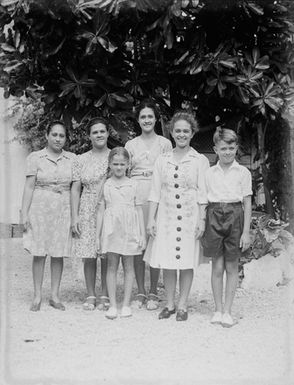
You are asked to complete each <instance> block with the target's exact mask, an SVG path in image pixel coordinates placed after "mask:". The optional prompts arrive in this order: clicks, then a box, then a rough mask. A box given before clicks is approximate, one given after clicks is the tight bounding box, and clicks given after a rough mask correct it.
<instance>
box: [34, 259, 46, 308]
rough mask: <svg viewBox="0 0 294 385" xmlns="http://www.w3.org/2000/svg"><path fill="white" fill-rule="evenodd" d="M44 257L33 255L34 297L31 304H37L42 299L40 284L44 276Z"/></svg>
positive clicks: (41, 284)
mask: <svg viewBox="0 0 294 385" xmlns="http://www.w3.org/2000/svg"><path fill="white" fill-rule="evenodd" d="M45 261H46V257H36V256H34V257H33V265H32V271H33V283H34V299H33V304H39V303H40V302H41V300H42V286H43V278H44V268H45Z"/></svg>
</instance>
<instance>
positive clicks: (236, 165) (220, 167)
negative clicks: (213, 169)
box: [216, 159, 240, 170]
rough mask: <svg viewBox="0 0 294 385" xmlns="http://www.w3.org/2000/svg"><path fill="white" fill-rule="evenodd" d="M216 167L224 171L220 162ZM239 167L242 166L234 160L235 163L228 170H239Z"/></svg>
mask: <svg viewBox="0 0 294 385" xmlns="http://www.w3.org/2000/svg"><path fill="white" fill-rule="evenodd" d="M216 166H217V168H219V169H220V170H223V168H222V166H221V165H220V162H219V160H218V161H217V164H216ZM239 166H240V165H239V163H238V162H237V161H236V159H234V161H233V163H232V164H231V165H230V166H229V167H228V170H230V169H231V168H239Z"/></svg>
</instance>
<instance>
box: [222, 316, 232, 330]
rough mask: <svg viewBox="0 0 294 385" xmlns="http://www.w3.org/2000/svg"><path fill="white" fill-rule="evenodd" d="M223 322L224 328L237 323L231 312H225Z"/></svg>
mask: <svg viewBox="0 0 294 385" xmlns="http://www.w3.org/2000/svg"><path fill="white" fill-rule="evenodd" d="M221 324H222V326H223V327H224V328H231V327H232V326H234V325H235V322H234V320H233V318H232V316H231V314H229V313H224V314H223V317H222V321H221Z"/></svg>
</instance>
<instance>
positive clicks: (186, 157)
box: [168, 147, 200, 164]
mask: <svg viewBox="0 0 294 385" xmlns="http://www.w3.org/2000/svg"><path fill="white" fill-rule="evenodd" d="M174 152H175V149H173V150H172V151H170V152H169V153H168V158H169V159H168V160H169V162H170V163H172V164H178V163H184V162H190V161H191V160H192V159H193V158H194V159H195V158H199V157H200V154H199V152H197V151H196V150H195V149H194V148H193V147H190V148H189V151H188V152H187V153H186V154H185V155H184V156H183V158H182V159H181V160H180V161H179V162H176V161H175V160H174Z"/></svg>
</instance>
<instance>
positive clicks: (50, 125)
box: [46, 119, 69, 138]
mask: <svg viewBox="0 0 294 385" xmlns="http://www.w3.org/2000/svg"><path fill="white" fill-rule="evenodd" d="M54 126H62V127H63V128H64V132H65V136H66V138H68V136H69V134H68V129H67V127H66V125H65V123H64V122H63V121H62V120H57V119H56V120H52V121H51V122H49V124H48V126H47V128H46V134H47V135H49V134H50V132H51V130H52V128H53V127H54Z"/></svg>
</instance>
